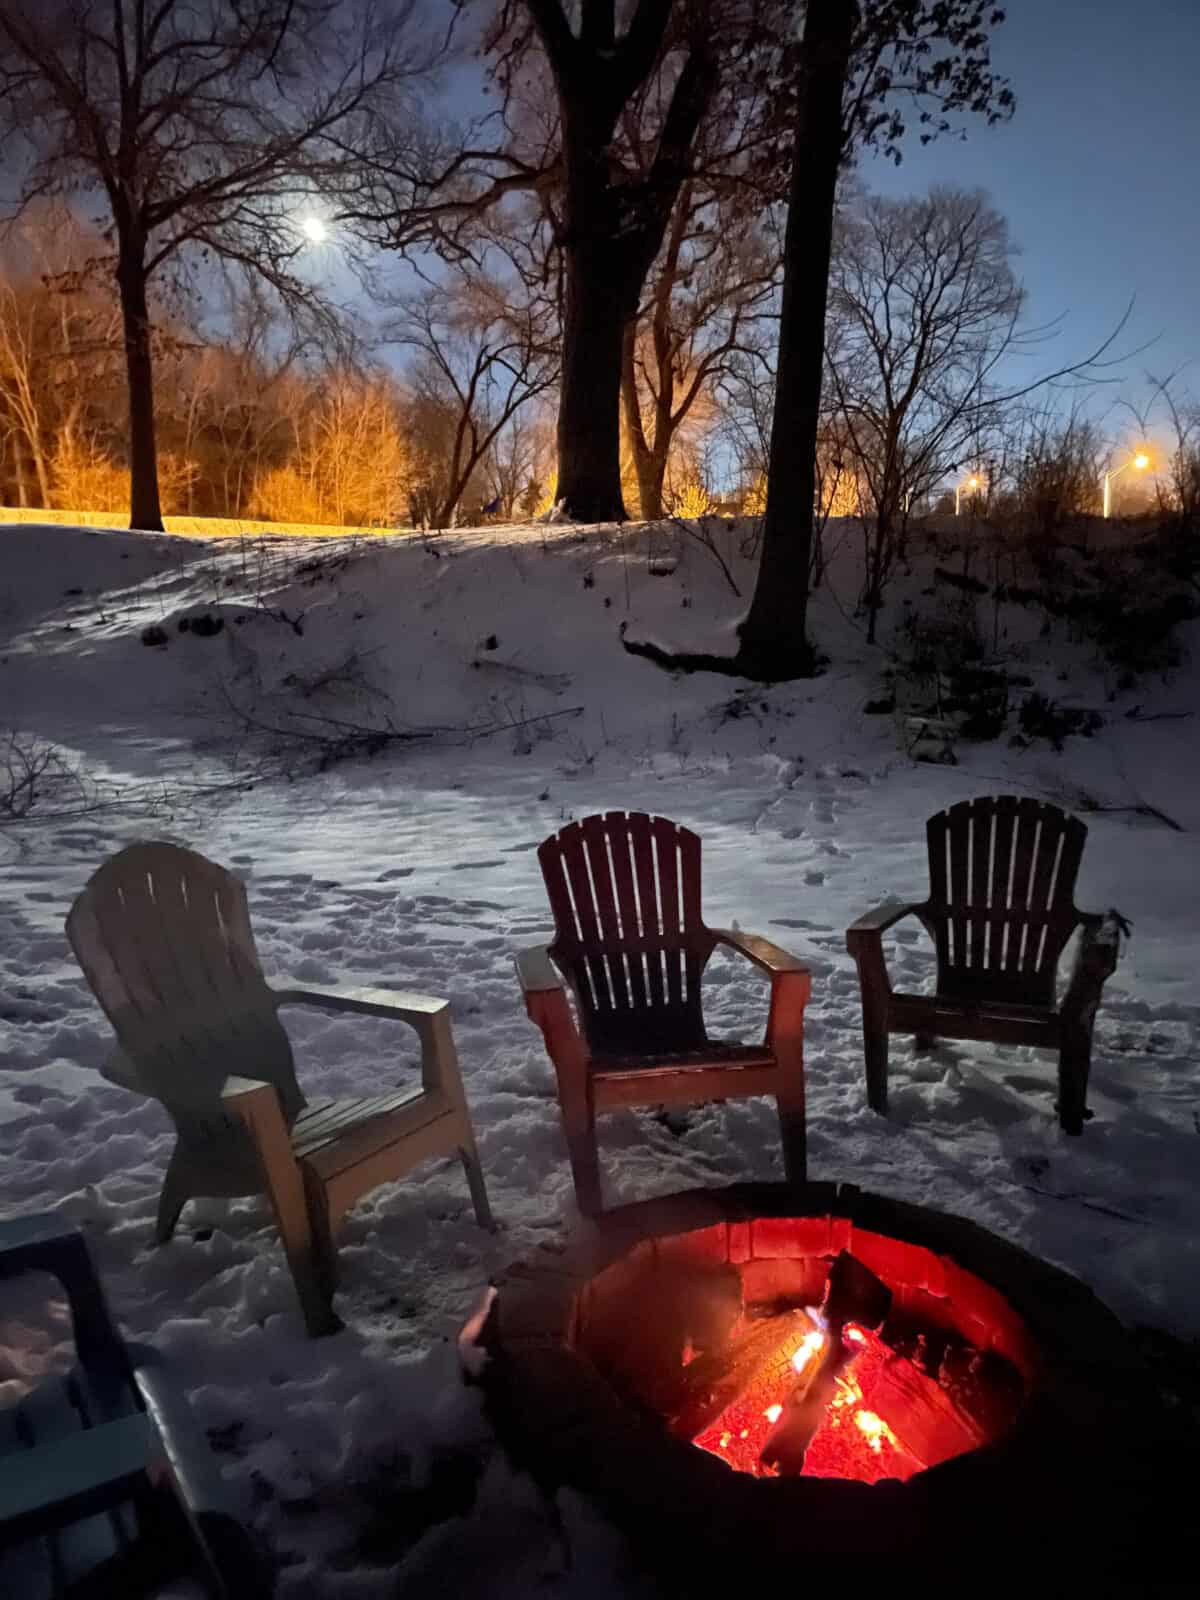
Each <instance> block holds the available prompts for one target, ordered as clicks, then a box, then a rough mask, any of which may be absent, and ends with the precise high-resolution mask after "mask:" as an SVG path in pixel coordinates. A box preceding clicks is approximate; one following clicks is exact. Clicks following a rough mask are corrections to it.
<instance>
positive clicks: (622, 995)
mask: <svg viewBox="0 0 1200 1600" xmlns="http://www.w3.org/2000/svg"><path fill="white" fill-rule="evenodd" d="M538 861H539V862H540V863H541V868H542V875H543V877H544V878H545V880H546V889H547V891H548V893H549V896H550V906H551V909H552V911H553V913H554V925H555V939H554V943H553V944H551V945H550V946H549V947H548V948H545V949H543V948H537V949H533V950H527V951H525V952H523V953H522V954H521V955H520V956H518V958H517V971H518V975H519V976H520V979H521V986H522V988H523V989H524V991H525V1006H526V1009H527V1011H528V1012H529V1015H530V1017H531V1018H532V1020H533V1021H534V1022H536V1023H537V1025H538V1027H539V1028H541V1030H542V1033H543V1036H544V1037H545V1040H546V1049H547V1050H548V1052H549V1054H550V1059H551V1060H552V1061H553V1063H554V1070H555V1072H556V1073H557V1075H558V1092H559V1101H560V1104H561V1106H562V1114H563V1122H564V1124H565V1127H566V1134H567V1147H568V1150H569V1152H570V1157H571V1173H572V1176H573V1178H574V1180H575V1196H576V1199H577V1201H578V1203H579V1209H580V1210H581V1211H582V1212H584V1213H585V1214H586V1215H594V1214H595V1213H596V1212H598V1211H599V1210H600V1209H601V1189H600V1167H599V1161H598V1158H597V1153H596V1127H595V1115H596V1112H597V1111H607V1110H611V1109H613V1108H615V1107H618V1106H641V1105H694V1104H697V1103H698V1102H700V1101H705V1100H728V1099H732V1098H734V1097H737V1096H741V1095H754V1094H769V1095H774V1096H775V1098H776V1101H777V1103H778V1106H779V1121H780V1127H781V1131H782V1135H783V1159H784V1168H785V1170H786V1173H787V1177H788V1180H789V1182H792V1183H803V1182H804V1180H805V1128H804V1052H803V1036H804V1007H805V1005H806V1004H807V1002H808V997H809V993H810V992H811V988H812V983H811V979H810V978H809V974H808V970H807V969H806V968H805V967H804V966H803V965H802V964H801V962H799V961H797V960H796V959H795V957H794V956H790V955H788V953H787V952H786V951H785V950H780V949H779V948H778V947H777V946H776V945H773V944H770V943H769V942H768V941H767V940H766V939H760V938H758V937H757V936H756V935H754V934H749V933H739V932H734V931H731V930H729V929H725V928H708V927H706V926H705V924H704V921H703V919H702V917H701V914H700V840H699V838H698V837H697V835H696V834H694V833H690V832H689V831H688V830H687V829H686V828H681V827H679V825H678V824H677V823H674V822H669V821H668V820H667V818H666V817H650V816H647V815H645V813H643V812H628V813H626V812H624V811H610V812H606V813H605V814H604V815H603V816H594V817H587V818H585V819H584V820H583V821H582V822H573V823H571V824H570V825H569V826H568V827H566V828H564V829H563V830H562V832H561V833H557V834H555V835H554V836H553V837H552V838H549V839H547V840H546V841H545V842H544V844H543V845H542V846H541V848H540V849H539V850H538ZM719 944H720V945H726V946H727V947H728V948H729V949H731V950H736V951H738V952H739V954H741V955H743V956H745V957H746V958H747V959H748V960H750V961H752V962H754V963H755V965H756V966H758V967H761V968H762V969H763V970H764V971H765V972H767V973H769V974H770V977H771V1005H770V1015H769V1018H768V1021H767V1030H766V1037H765V1039H764V1041H763V1043H762V1044H759V1045H741V1044H725V1043H721V1042H718V1041H717V1040H714V1039H710V1038H709V1037H708V1034H707V1033H706V1032H705V1028H704V1016H703V1012H702V1010H701V1003H700V979H701V975H702V973H703V971H704V967H705V964H706V962H707V961H708V958H709V956H710V955H711V954H712V952H713V950H714V948H715V947H716V946H717V945H719ZM556 968H557V969H558V970H557V971H556V970H555V969H556ZM559 973H561V974H562V978H565V979H566V982H567V984H568V985H569V986H570V990H571V993H572V995H573V996H574V999H575V1005H576V1009H577V1012H578V1019H579V1020H578V1024H577V1023H576V1020H575V1018H574V1017H573V1016H572V1014H571V1008H570V1005H569V1003H568V1001H567V995H566V990H565V989H564V986H563V982H562V978H560V976H559Z"/></svg>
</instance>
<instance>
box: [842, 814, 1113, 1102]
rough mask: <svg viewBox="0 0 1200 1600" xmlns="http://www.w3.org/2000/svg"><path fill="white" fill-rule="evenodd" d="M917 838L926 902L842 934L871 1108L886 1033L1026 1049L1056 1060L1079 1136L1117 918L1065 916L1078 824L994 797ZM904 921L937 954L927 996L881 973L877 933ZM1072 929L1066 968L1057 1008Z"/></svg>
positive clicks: (1071, 901)
mask: <svg viewBox="0 0 1200 1600" xmlns="http://www.w3.org/2000/svg"><path fill="white" fill-rule="evenodd" d="M925 831H926V836H927V838H928V841H929V898H928V900H924V901H922V902H921V903H920V904H917V905H899V904H897V903H895V902H892V903H889V904H887V905H883V906H880V907H879V909H878V910H876V911H872V912H870V913H869V914H868V915H867V916H865V917H860V918H859V919H858V921H857V922H856V923H854V925H853V926H852V927H851V928H850V929H848V930H847V933H846V943H847V945H848V947H849V950H850V954H851V955H852V956H853V957H854V959H855V961H856V962H857V964H858V976H859V981H860V983H861V985H862V1008H863V1032H864V1035H865V1044H866V1068H867V1100H868V1102H869V1103H870V1105H871V1106H872V1108H873V1109H874V1110H876V1111H879V1112H886V1111H887V1077H888V1035H889V1034H892V1033H913V1034H916V1035H917V1036H918V1040H924V1039H932V1038H945V1039H984V1040H987V1041H989V1042H990V1043H994V1044H1030V1045H1036V1046H1039V1047H1041V1048H1042V1049H1046V1050H1057V1051H1058V1117H1059V1121H1060V1123H1061V1124H1062V1126H1063V1127H1064V1128H1065V1129H1066V1131H1067V1132H1068V1133H1082V1132H1083V1123H1084V1119H1085V1118H1086V1117H1089V1116H1090V1115H1091V1113H1090V1112H1089V1111H1088V1110H1087V1083H1088V1073H1089V1071H1090V1070H1091V1060H1092V1029H1093V1026H1094V1023H1095V1017H1096V1008H1097V1006H1098V1005H1099V1003H1100V991H1101V989H1102V987H1103V985H1104V982H1105V980H1106V979H1107V978H1109V977H1110V976H1111V975H1112V973H1113V971H1114V970H1115V969H1116V965H1117V955H1118V946H1119V936H1120V931H1121V929H1122V928H1123V927H1124V924H1123V923H1122V921H1121V918H1120V917H1119V916H1118V915H1117V913H1115V912H1109V913H1108V914H1107V915H1104V916H1101V915H1099V914H1098V913H1095V912H1089V911H1079V910H1077V909H1076V906H1075V878H1076V875H1077V874H1078V871H1079V862H1080V858H1081V856H1082V855H1083V845H1084V840H1085V839H1086V838H1087V828H1086V827H1085V826H1084V825H1083V823H1082V822H1080V821H1079V820H1078V818H1076V817H1069V816H1067V814H1066V813H1065V812H1063V811H1059V810H1058V808H1057V807H1056V806H1051V805H1045V804H1043V803H1041V802H1039V801H1037V800H1018V799H1015V798H1013V797H1011V796H1007V795H1001V796H998V797H996V798H988V799H979V800H964V801H963V802H962V803H961V804H960V805H956V806H951V807H950V809H949V810H948V811H939V812H938V814H937V816H935V817H930V819H929V821H928V823H927V824H926V827H925ZM910 914H912V915H915V916H917V917H918V918H919V919H920V920H921V922H922V923H923V924H924V926H925V929H926V931H927V932H928V934H929V936H930V938H931V939H932V940H933V942H934V945H935V947H936V951H937V988H936V991H935V992H934V993H933V994H898V993H897V992H896V991H895V990H894V989H893V988H892V985H891V980H890V979H889V977H888V972H887V964H886V962H885V960H884V953H883V934H884V933H885V932H886V931H887V929H889V928H890V927H892V926H893V925H894V924H895V923H897V922H899V921H900V920H901V918H902V917H907V916H909V915H910ZM1077 928H1082V930H1083V933H1082V938H1081V941H1080V945H1079V953H1078V956H1077V959H1076V962H1075V967H1074V971H1073V973H1072V975H1071V979H1070V981H1069V983H1068V985H1067V988H1066V992H1065V993H1064V995H1063V997H1062V1000H1061V1001H1056V994H1055V990H1056V985H1057V977H1058V965H1059V959H1060V957H1061V956H1062V953H1063V950H1064V948H1065V946H1066V944H1067V941H1068V940H1069V939H1070V938H1071V935H1072V934H1073V933H1074V932H1075V930H1076V929H1077Z"/></svg>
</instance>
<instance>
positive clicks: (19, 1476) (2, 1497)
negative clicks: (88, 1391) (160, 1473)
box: [0, 1411, 160, 1543]
mask: <svg viewBox="0 0 1200 1600" xmlns="http://www.w3.org/2000/svg"><path fill="white" fill-rule="evenodd" d="M158 1445H159V1441H158V1439H157V1437H156V1434H155V1429H154V1425H153V1423H152V1422H151V1420H150V1418H149V1417H147V1416H145V1415H143V1414H142V1413H141V1412H140V1411H139V1412H135V1413H134V1414H133V1415H132V1416H127V1417H120V1418H118V1419H117V1421H115V1422H103V1423H101V1424H100V1425H99V1426H98V1427H95V1428H84V1429H83V1430H82V1431H81V1432H79V1433H70V1434H68V1435H67V1436H66V1437H65V1438H63V1439H56V1440H55V1441H54V1442H53V1443H48V1444H41V1445H35V1447H34V1448H33V1449H32V1450H27V1451H26V1450H23V1451H21V1453H20V1470H19V1471H9V1472H6V1473H5V1474H4V1477H3V1480H2V1481H0V1523H2V1524H3V1527H4V1540H5V1543H8V1542H10V1541H15V1540H17V1539H24V1538H31V1537H34V1536H35V1535H37V1534H39V1533H43V1532H47V1531H49V1530H50V1529H52V1528H60V1527H62V1526H63V1524H64V1523H67V1522H72V1521H74V1520H75V1519H76V1518H77V1517H82V1516H85V1515H87V1514H88V1513H90V1512H94V1511H102V1510H104V1509H105V1508H107V1507H108V1506H112V1505H115V1504H117V1503H118V1502H119V1501H121V1500H124V1499H125V1498H127V1496H128V1495H129V1494H130V1492H131V1491H132V1490H133V1489H134V1488H135V1487H136V1486H137V1485H138V1483H139V1482H143V1481H144V1480H145V1477H146V1474H147V1471H148V1469H149V1468H150V1466H151V1464H152V1462H153V1461H154V1460H155V1459H156V1458H157V1457H158V1456H159V1454H160V1452H159V1448H158ZM6 1459H8V1458H6Z"/></svg>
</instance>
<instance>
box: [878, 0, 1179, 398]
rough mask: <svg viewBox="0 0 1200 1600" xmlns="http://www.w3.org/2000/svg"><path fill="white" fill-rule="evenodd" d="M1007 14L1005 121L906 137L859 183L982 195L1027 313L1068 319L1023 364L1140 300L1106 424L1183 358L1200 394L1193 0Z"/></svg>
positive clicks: (1089, 1) (1062, 350) (1055, 3)
mask: <svg viewBox="0 0 1200 1600" xmlns="http://www.w3.org/2000/svg"><path fill="white" fill-rule="evenodd" d="M1006 9H1007V13H1008V19H1007V21H1006V22H1005V23H1004V24H1003V25H1002V26H1001V27H1000V28H998V29H997V30H996V31H995V33H994V34H993V43H992V53H993V60H994V63H995V67H996V70H997V71H999V72H1002V73H1004V74H1005V75H1006V76H1007V77H1008V78H1009V79H1010V80H1011V82H1012V85H1013V88H1014V90H1015V92H1016V95H1017V111H1016V115H1015V116H1014V118H1013V120H1012V121H1011V122H1010V123H1008V124H1007V125H1005V126H1003V127H998V128H987V127H986V126H984V125H983V124H982V123H980V122H978V121H977V120H976V121H973V122H972V123H970V124H969V126H968V128H967V138H966V140H965V141H959V140H954V139H949V138H947V139H943V140H939V141H937V142H936V143H935V144H933V145H931V146H927V147H925V148H924V149H922V148H921V147H920V146H919V145H918V144H917V142H916V140H915V139H914V140H911V141H910V142H909V143H908V144H907V145H906V150H905V159H904V162H903V165H902V166H901V167H900V168H898V169H895V168H892V167H891V166H890V165H887V164H885V163H884V162H883V161H881V160H873V161H870V162H867V163H865V164H864V165H863V167H862V169H861V176H862V178H863V180H864V181H865V182H866V183H867V184H868V185H869V186H870V187H871V188H875V189H880V190H883V191H885V192H887V193H896V194H905V193H910V192H914V191H920V190H923V189H925V188H926V187H927V186H928V185H929V184H931V183H948V184H954V185H956V186H963V187H970V186H974V185H980V186H981V187H983V188H985V189H986V190H987V191H988V193H989V194H990V196H991V198H992V200H993V203H994V204H995V205H996V207H997V209H998V210H1000V211H1001V212H1003V214H1004V215H1005V216H1006V217H1007V218H1008V219H1009V222H1010V224H1011V227H1012V233H1013V238H1014V241H1015V242H1016V243H1017V244H1018V245H1019V246H1020V249H1021V255H1020V257H1019V258H1018V261H1017V263H1016V265H1017V271H1018V273H1019V275H1020V277H1021V278H1022V279H1023V281H1024V283H1025V285H1026V288H1027V289H1028V291H1029V316H1030V319H1031V320H1032V321H1035V322H1039V323H1040V322H1046V321H1049V320H1050V319H1051V318H1054V317H1057V316H1059V315H1060V314H1062V313H1066V316H1065V320H1064V322H1063V325H1062V331H1061V333H1060V334H1059V335H1058V337H1057V338H1056V339H1055V340H1054V342H1053V343H1051V344H1049V345H1047V346H1044V347H1043V348H1042V350H1041V351H1040V353H1039V354H1038V356H1037V358H1036V360H1027V361H1026V362H1025V363H1024V365H1025V367H1026V368H1027V369H1029V370H1031V371H1034V370H1046V369H1048V368H1052V367H1054V366H1056V365H1059V364H1061V363H1062V362H1063V361H1064V360H1072V359H1075V358H1077V357H1078V356H1080V355H1083V354H1086V353H1087V352H1088V351H1089V350H1090V349H1091V348H1093V347H1094V346H1095V345H1096V344H1098V343H1099V342H1100V340H1102V339H1103V338H1104V336H1105V335H1106V334H1107V333H1108V332H1110V331H1111V329H1112V327H1113V326H1114V324H1115V323H1116V322H1117V320H1118V319H1119V317H1120V315H1121V313H1122V311H1123V309H1124V308H1125V306H1126V304H1127V303H1128V301H1129V299H1130V297H1131V296H1136V306H1135V310H1134V314H1133V318H1132V320H1131V322H1130V325H1129V328H1128V330H1127V331H1126V333H1125V334H1124V335H1123V336H1122V338H1121V340H1120V344H1119V346H1118V349H1119V350H1122V351H1125V352H1132V351H1133V350H1134V348H1135V347H1136V346H1140V345H1143V344H1145V343H1147V341H1153V343H1152V344H1151V345H1150V348H1148V349H1146V350H1144V351H1143V352H1142V353H1140V354H1138V355H1131V356H1130V357H1129V359H1127V360H1125V361H1123V362H1122V363H1121V364H1120V366H1119V367H1118V368H1117V369H1116V374H1119V375H1121V377H1122V379H1123V381H1122V382H1120V383H1119V384H1115V385H1113V386H1111V387H1107V388H1106V389H1105V391H1104V392H1103V393H1102V394H1099V395H1097V396H1096V397H1094V399H1093V401H1092V409H1094V410H1095V411H1096V413H1097V415H1102V414H1103V413H1104V412H1105V410H1108V411H1109V412H1110V413H1111V414H1110V416H1109V417H1107V418H1106V426H1108V427H1110V428H1112V429H1114V430H1117V429H1119V428H1120V427H1121V426H1122V418H1121V415H1120V412H1119V410H1118V409H1117V405H1116V402H1117V401H1118V400H1119V399H1132V400H1135V401H1140V400H1141V398H1142V397H1144V395H1145V393H1146V386H1145V383H1144V381H1143V374H1144V373H1145V372H1146V371H1147V370H1149V371H1151V372H1153V373H1154V374H1155V375H1156V376H1159V377H1164V376H1166V375H1167V373H1168V372H1170V371H1172V370H1173V369H1175V368H1177V367H1181V366H1184V364H1185V363H1190V365H1189V366H1187V367H1186V369H1185V371H1184V372H1183V373H1182V374H1181V379H1180V382H1181V385H1182V386H1183V387H1186V388H1188V389H1190V390H1191V392H1192V394H1193V395H1194V396H1196V397H1197V398H1200V0H1136V3H1129V0H1008V4H1007V6H1006ZM1116 374H1114V375H1116ZM1131 425H1132V424H1131Z"/></svg>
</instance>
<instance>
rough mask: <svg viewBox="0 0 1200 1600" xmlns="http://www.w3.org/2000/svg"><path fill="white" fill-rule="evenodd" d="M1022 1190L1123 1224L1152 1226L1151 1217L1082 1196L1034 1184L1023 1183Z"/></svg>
mask: <svg viewBox="0 0 1200 1600" xmlns="http://www.w3.org/2000/svg"><path fill="white" fill-rule="evenodd" d="M1020 1187H1021V1188H1022V1189H1027V1190H1028V1191H1029V1193H1030V1194H1040V1195H1044V1196H1045V1197H1046V1199H1047V1200H1068V1201H1072V1200H1073V1201H1074V1202H1075V1203H1076V1204H1077V1205H1081V1206H1086V1207H1087V1209H1088V1210H1089V1211H1101V1212H1103V1213H1104V1215H1105V1216H1106V1217H1117V1218H1119V1220H1120V1221H1121V1222H1138V1223H1140V1224H1141V1225H1142V1227H1149V1226H1150V1218H1149V1217H1139V1216H1137V1215H1136V1214H1135V1213H1134V1212H1132V1211H1119V1210H1118V1209H1117V1207H1116V1206H1106V1205H1104V1204H1103V1203H1102V1202H1101V1201H1099V1200H1088V1199H1087V1198H1086V1197H1085V1196H1084V1195H1081V1194H1075V1193H1071V1194H1058V1193H1056V1192H1055V1191H1054V1190H1053V1189H1039V1188H1038V1186H1037V1185H1036V1184H1034V1183H1023V1184H1021V1185H1020Z"/></svg>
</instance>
